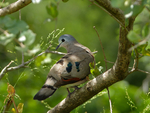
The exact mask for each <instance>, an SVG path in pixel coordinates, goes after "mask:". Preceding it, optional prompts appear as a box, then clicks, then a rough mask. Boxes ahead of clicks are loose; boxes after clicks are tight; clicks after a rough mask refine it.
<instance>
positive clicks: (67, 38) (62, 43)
mask: <svg viewBox="0 0 150 113" xmlns="http://www.w3.org/2000/svg"><path fill="white" fill-rule="evenodd" d="M58 42H59V45H58V46H57V47H56V50H57V49H58V48H59V47H64V48H67V47H68V46H70V45H72V44H74V43H76V42H77V41H76V39H75V38H74V37H73V36H71V35H68V34H65V35H62V36H60V38H59V39H58Z"/></svg>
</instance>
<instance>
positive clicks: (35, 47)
mask: <svg viewBox="0 0 150 113" xmlns="http://www.w3.org/2000/svg"><path fill="white" fill-rule="evenodd" d="M40 50H41V48H40V45H39V44H38V45H36V46H34V48H33V49H32V50H29V52H28V53H27V55H28V56H31V55H34V54H36V53H37V52H39V51H40Z"/></svg>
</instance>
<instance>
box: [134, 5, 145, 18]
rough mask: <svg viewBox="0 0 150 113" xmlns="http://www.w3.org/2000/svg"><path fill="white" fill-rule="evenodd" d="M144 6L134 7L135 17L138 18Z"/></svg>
mask: <svg viewBox="0 0 150 113" xmlns="http://www.w3.org/2000/svg"><path fill="white" fill-rule="evenodd" d="M143 8H144V6H142V5H134V6H133V16H137V15H138V14H139V13H140V12H141V11H142V10H143Z"/></svg>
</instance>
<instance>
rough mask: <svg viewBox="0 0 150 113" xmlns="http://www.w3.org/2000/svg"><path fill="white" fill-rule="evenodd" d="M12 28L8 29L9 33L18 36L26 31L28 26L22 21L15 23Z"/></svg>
mask: <svg viewBox="0 0 150 113" xmlns="http://www.w3.org/2000/svg"><path fill="white" fill-rule="evenodd" d="M14 23H15V24H13V26H11V27H9V28H8V32H9V33H13V34H18V33H19V32H20V31H24V30H27V29H28V28H29V26H28V25H27V24H26V23H25V22H24V21H20V20H18V21H16V22H14Z"/></svg>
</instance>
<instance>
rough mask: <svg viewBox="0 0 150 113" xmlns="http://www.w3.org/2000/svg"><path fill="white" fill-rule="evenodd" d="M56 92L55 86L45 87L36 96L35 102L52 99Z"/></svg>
mask: <svg viewBox="0 0 150 113" xmlns="http://www.w3.org/2000/svg"><path fill="white" fill-rule="evenodd" d="M55 91H56V88H54V87H53V86H49V85H44V86H43V87H42V88H41V89H40V91H39V92H38V93H37V94H36V95H35V96H34V98H33V99H34V100H39V101H41V100H45V99H46V98H48V97H50V96H51V95H53V93H54V92H55Z"/></svg>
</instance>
